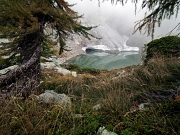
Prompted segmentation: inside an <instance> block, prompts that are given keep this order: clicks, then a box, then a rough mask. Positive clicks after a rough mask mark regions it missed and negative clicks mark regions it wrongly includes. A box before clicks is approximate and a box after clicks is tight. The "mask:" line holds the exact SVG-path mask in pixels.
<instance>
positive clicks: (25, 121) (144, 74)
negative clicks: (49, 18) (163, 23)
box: [0, 58, 180, 135]
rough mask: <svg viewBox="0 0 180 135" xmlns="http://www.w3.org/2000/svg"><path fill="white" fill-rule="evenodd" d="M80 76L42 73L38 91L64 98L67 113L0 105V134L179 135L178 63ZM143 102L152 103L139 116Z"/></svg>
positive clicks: (30, 100)
mask: <svg viewBox="0 0 180 135" xmlns="http://www.w3.org/2000/svg"><path fill="white" fill-rule="evenodd" d="M76 70H77V69H76ZM80 71H82V69H81V70H80ZM85 71H86V73H84V74H83V72H81V74H78V77H77V78H73V77H71V76H61V75H60V74H57V73H56V72H55V71H53V70H48V71H44V72H43V81H44V83H43V84H42V86H41V91H43V90H45V89H53V90H55V91H56V92H58V93H65V94H67V95H68V96H69V97H71V99H72V107H71V108H63V107H60V106H57V105H48V104H43V103H38V102H35V101H33V98H28V99H27V100H25V101H21V100H11V101H2V104H1V110H0V131H1V133H2V134H55V135H58V134H59V135H61V134H63V135H68V134H69V135H70V134H71V135H93V134H94V133H95V131H97V129H98V128H99V127H100V126H105V127H106V128H107V129H108V130H111V131H114V132H116V133H118V134H122V135H134V134H138V135H141V134H142V135H144V134H146V135H148V134H178V133H179V132H180V131H179V130H180V128H179V124H180V121H179V118H180V116H179V114H180V113H179V112H180V106H179V103H180V100H179V97H178V86H179V85H180V84H179V80H180V61H179V59H176V58H174V59H164V58H159V59H156V60H152V61H150V62H149V63H148V64H147V65H146V66H132V67H127V68H125V69H119V70H112V71H100V72H95V73H94V72H92V71H91V73H87V70H85ZM92 73H93V74H92ZM47 74H48V75H47ZM144 102H149V103H151V106H150V108H149V109H145V110H143V111H140V110H138V104H140V103H144ZM96 104H101V109H100V110H98V111H96V110H93V109H92V107H93V106H94V105H96ZM75 114H82V115H83V117H81V118H80V117H79V118H77V117H75Z"/></svg>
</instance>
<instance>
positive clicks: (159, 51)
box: [145, 36, 180, 62]
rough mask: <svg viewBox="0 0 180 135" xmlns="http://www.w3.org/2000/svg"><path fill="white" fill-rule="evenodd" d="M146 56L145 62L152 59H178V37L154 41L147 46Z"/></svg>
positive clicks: (179, 50)
mask: <svg viewBox="0 0 180 135" xmlns="http://www.w3.org/2000/svg"><path fill="white" fill-rule="evenodd" d="M147 47H148V49H147V55H146V60H145V62H147V61H149V60H150V59H151V58H153V57H158V56H164V57H179V56H180V37H176V36H167V37H162V38H160V39H156V40H153V41H151V42H150V43H148V44H147Z"/></svg>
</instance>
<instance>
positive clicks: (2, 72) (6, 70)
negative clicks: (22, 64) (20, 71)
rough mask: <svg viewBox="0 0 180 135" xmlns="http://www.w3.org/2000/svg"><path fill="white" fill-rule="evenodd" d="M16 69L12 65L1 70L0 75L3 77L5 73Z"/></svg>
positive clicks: (15, 66)
mask: <svg viewBox="0 0 180 135" xmlns="http://www.w3.org/2000/svg"><path fill="white" fill-rule="evenodd" d="M17 67H18V65H13V66H10V67H7V68H5V69H2V70H0V75H4V74H6V73H7V72H9V71H10V70H12V69H14V68H17Z"/></svg>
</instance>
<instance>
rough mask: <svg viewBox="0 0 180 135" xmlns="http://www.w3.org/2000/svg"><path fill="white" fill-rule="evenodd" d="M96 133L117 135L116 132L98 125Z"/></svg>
mask: <svg viewBox="0 0 180 135" xmlns="http://www.w3.org/2000/svg"><path fill="white" fill-rule="evenodd" d="M97 135H118V134H116V133H114V132H111V131H107V130H106V129H105V127H100V128H99V129H98V132H97Z"/></svg>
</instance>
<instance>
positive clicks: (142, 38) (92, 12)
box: [66, 0, 180, 46]
mask: <svg viewBox="0 0 180 135" xmlns="http://www.w3.org/2000/svg"><path fill="white" fill-rule="evenodd" d="M66 1H67V2H69V3H70V4H75V3H76V5H75V6H74V7H73V9H74V10H75V11H77V12H78V13H79V15H82V14H83V15H84V18H88V19H89V20H88V21H91V24H94V25H104V22H105V23H106V24H108V25H109V26H110V27H111V28H113V29H115V30H116V31H117V32H118V33H119V34H121V35H127V36H129V37H130V39H129V40H128V42H127V45H130V46H142V44H143V43H144V42H146V41H147V40H150V39H151V37H147V34H146V35H140V33H139V32H136V33H135V34H134V35H132V33H133V29H134V22H135V21H138V20H140V19H142V18H143V17H144V13H145V12H147V11H148V10H146V9H144V10H142V9H141V8H140V5H141V3H139V4H138V6H137V13H136V15H135V6H134V4H133V3H131V2H129V3H127V4H125V5H124V6H122V5H121V4H120V3H119V4H117V5H112V4H111V2H110V1H105V2H103V3H101V4H100V7H99V6H98V0H66ZM101 1H102V0H101ZM179 22H180V18H175V17H173V18H172V19H171V20H164V21H163V22H162V24H161V27H160V28H158V27H157V28H156V29H155V37H157V36H160V35H165V34H167V33H168V32H170V31H171V30H172V29H173V28H174V27H175V26H176V25H177V24H178V23H179Z"/></svg>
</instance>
